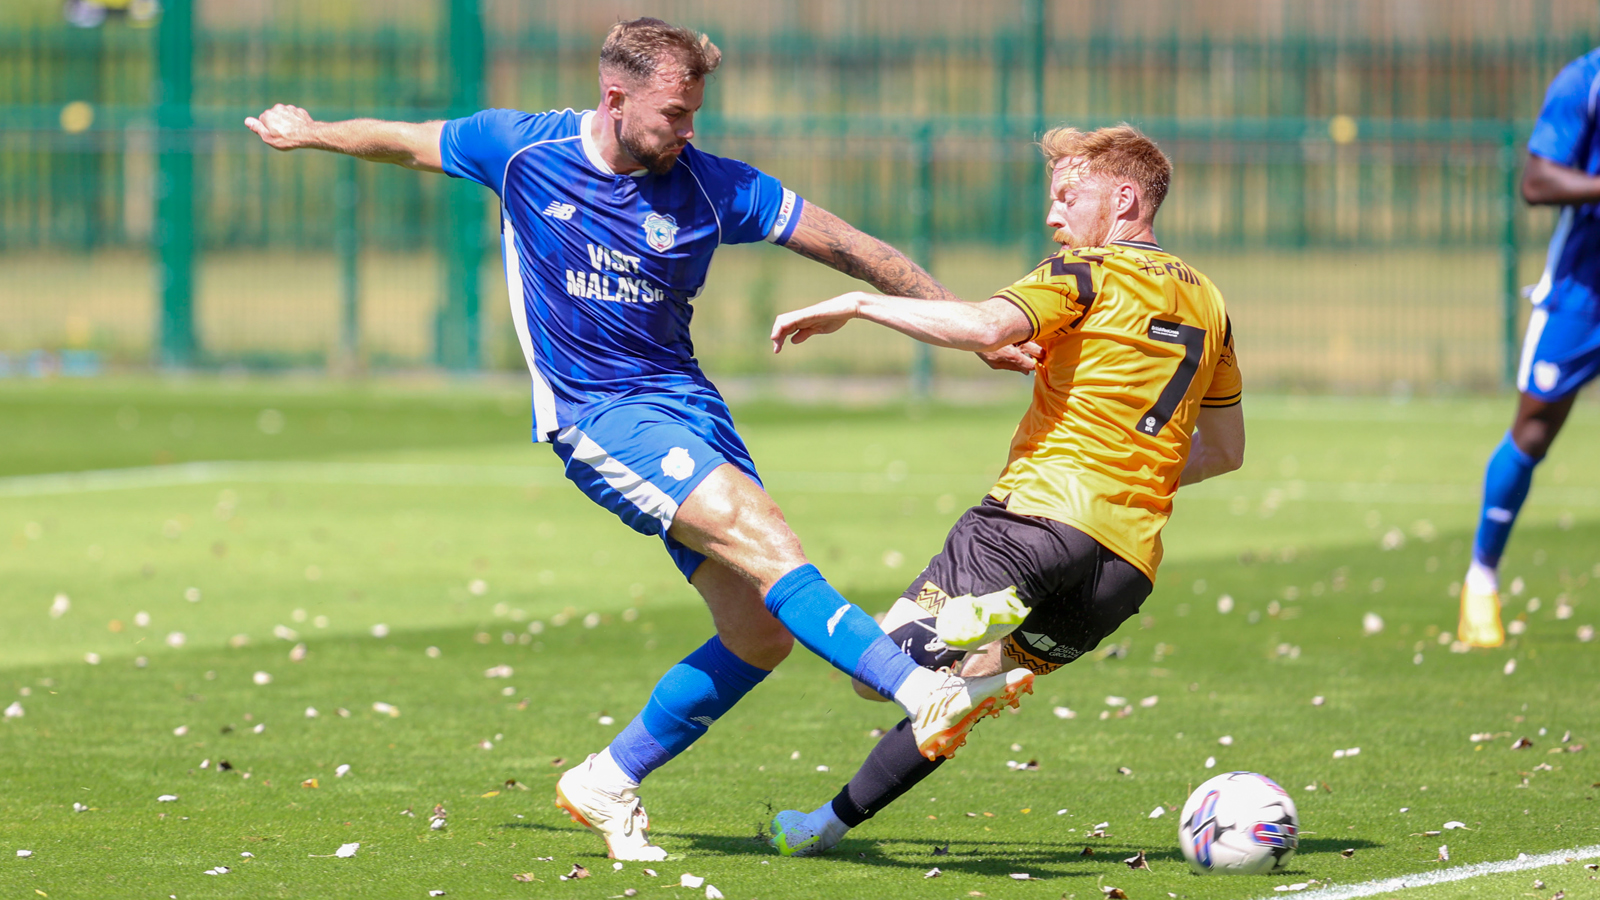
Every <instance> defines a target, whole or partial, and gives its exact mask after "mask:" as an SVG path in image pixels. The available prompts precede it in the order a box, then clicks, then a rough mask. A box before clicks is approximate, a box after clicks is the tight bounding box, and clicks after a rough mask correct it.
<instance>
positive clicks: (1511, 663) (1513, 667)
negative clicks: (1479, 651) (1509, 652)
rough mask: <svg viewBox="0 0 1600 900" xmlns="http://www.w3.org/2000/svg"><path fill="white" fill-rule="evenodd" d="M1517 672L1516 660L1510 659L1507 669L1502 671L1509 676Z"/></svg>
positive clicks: (1507, 661) (1507, 662) (1506, 665)
mask: <svg viewBox="0 0 1600 900" xmlns="http://www.w3.org/2000/svg"><path fill="white" fill-rule="evenodd" d="M1516 670H1517V661H1516V660H1514V659H1508V660H1506V664H1505V668H1503V669H1501V670H1500V671H1502V672H1504V673H1506V674H1507V675H1510V674H1511V673H1512V672H1515V671H1516Z"/></svg>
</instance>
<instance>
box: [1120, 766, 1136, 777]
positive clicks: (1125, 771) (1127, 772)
mask: <svg viewBox="0 0 1600 900" xmlns="http://www.w3.org/2000/svg"><path fill="white" fill-rule="evenodd" d="M1117 774H1118V775H1132V774H1133V770H1132V769H1130V768H1128V767H1127V766H1117Z"/></svg>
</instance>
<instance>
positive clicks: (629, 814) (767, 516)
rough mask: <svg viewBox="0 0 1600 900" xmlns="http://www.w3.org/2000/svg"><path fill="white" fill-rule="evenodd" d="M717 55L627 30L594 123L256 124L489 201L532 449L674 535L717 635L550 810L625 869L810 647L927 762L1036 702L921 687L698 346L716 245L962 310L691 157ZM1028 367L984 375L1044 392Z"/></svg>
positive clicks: (723, 164) (660, 33) (932, 684)
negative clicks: (652, 789)
mask: <svg viewBox="0 0 1600 900" xmlns="http://www.w3.org/2000/svg"><path fill="white" fill-rule="evenodd" d="M721 56H722V54H721V51H719V50H718V49H717V48H716V46H715V45H714V44H712V43H711V41H710V39H708V38H706V37H705V36H704V35H701V34H698V33H696V32H694V31H690V30H688V29H684V28H678V27H675V26H672V25H669V24H667V23H665V22H662V21H661V20H659V19H650V18H641V19H634V20H632V21H628V22H621V23H618V24H617V25H616V26H614V27H613V28H612V29H611V31H610V33H609V34H608V35H607V36H606V39H605V42H604V45H603V46H602V48H601V51H600V89H601V100H600V104H599V106H598V108H597V109H594V110H589V111H586V112H574V111H572V110H570V109H568V110H563V111H559V112H548V113H525V112H517V111H514V110H503V109H492V110H485V111H483V112H479V113H477V114H475V115H472V116H468V117H466V118H463V119H455V120H452V121H448V122H424V123H420V124H414V123H405V122H386V121H378V120H373V119H356V120H351V121H347V122H318V121H316V120H314V119H312V117H311V116H310V115H309V114H308V113H307V112H306V111H305V110H303V109H300V108H298V107H294V106H286V105H282V104H280V105H277V106H274V107H273V108H272V109H269V110H267V111H265V112H263V113H262V114H261V115H260V116H259V117H251V118H249V119H246V120H245V124H246V126H247V127H249V128H250V129H251V130H252V131H254V132H255V133H256V134H257V135H259V136H260V137H261V139H262V140H263V141H264V142H265V143H267V144H268V145H269V146H271V147H273V148H275V149H279V150H293V149H299V148H311V149H319V150H328V151H333V152H337V153H345V154H350V155H353V156H358V157H361V158H363V159H367V160H373V161H378V162H389V163H395V164H398V165H402V166H406V167H408V168H413V169H420V170H423V171H428V172H443V173H446V174H449V175H451V176H454V177H458V178H466V179H469V180H471V181H475V182H477V183H479V184H481V185H484V186H486V187H489V188H491V189H492V190H494V191H495V193H496V194H498V195H499V197H500V200H501V235H502V243H503V250H504V256H505V269H506V283H507V286H508V287H509V289H510V296H511V308H512V317H511V318H512V321H513V322H514V323H515V325H516V329H517V337H518V339H519V340H520V342H521V344H522V351H523V354H524V356H525V357H526V358H527V363H528V369H529V372H530V373H531V375H532V381H533V437H534V440H535V441H540V442H549V443H551V445H552V447H553V449H554V450H555V452H556V453H557V454H558V455H559V456H560V458H561V459H562V461H563V462H564V463H565V465H566V474H567V477H568V478H569V479H570V480H571V481H572V482H573V483H574V484H576V485H577V486H578V488H579V489H581V490H582V491H583V492H584V493H585V494H587V495H588V496H589V497H590V499H592V500H594V501H595V502H596V503H598V504H600V505H601V506H603V507H605V508H606V509H609V510H611V511H612V512H613V513H615V514H616V515H617V516H618V518H620V519H622V520H623V521H624V522H626V523H627V524H628V525H629V526H631V527H632V528H634V529H635V530H636V531H640V532H643V533H646V534H656V535H660V536H661V537H662V539H663V541H664V542H665V543H666V548H667V552H668V554H669V555H671V557H672V559H673V562H674V563H676V564H677V566H678V568H679V570H680V571H682V572H683V574H684V576H685V577H686V578H687V579H688V580H689V582H690V583H691V584H692V585H694V587H695V589H696V590H698V591H699V592H700V595H701V596H702V597H703V598H705V601H706V605H707V606H708V607H709V608H710V612H711V618H712V621H713V622H714V624H715V625H716V631H717V634H716V636H714V637H712V638H711V639H710V640H709V641H707V642H706V643H705V644H704V645H703V646H701V647H700V648H699V649H697V650H695V651H694V652H692V653H690V654H689V655H688V656H687V657H686V658H685V659H684V660H683V661H682V662H680V663H678V664H677V665H676V666H674V667H673V668H672V669H671V670H669V671H668V672H667V674H666V675H665V676H663V677H662V679H661V680H660V682H658V683H657V684H656V686H655V689H654V691H653V692H652V694H651V696H650V699H649V701H648V703H647V704H646V705H645V707H644V709H643V711H642V712H640V714H639V715H638V717H636V718H635V719H634V720H633V721H632V722H631V723H629V724H628V726H627V727H626V728H624V729H623V731H622V732H621V733H620V734H619V735H618V736H617V737H616V738H615V739H614V740H613V741H612V742H611V744H610V745H609V746H608V747H606V748H604V749H603V750H601V752H599V753H598V754H595V755H593V756H591V757H589V759H587V760H586V761H585V762H583V763H582V764H580V765H578V766H576V767H574V768H573V769H570V770H568V771H567V772H566V773H565V774H563V775H562V777H561V780H560V782H559V783H558V785H557V788H556V802H557V804H558V805H559V806H561V807H562V808H563V809H565V810H566V811H567V812H568V813H570V814H571V815H572V817H573V819H574V820H576V821H577V822H579V823H581V824H583V825H587V826H588V827H590V828H592V829H594V830H595V831H597V832H599V833H600V835H601V836H602V837H604V838H605V841H606V847H607V851H608V853H609V855H611V856H612V857H615V858H617V859H634V860H659V859H665V858H666V851H664V850H663V849H662V848H661V847H659V846H657V845H656V844H653V843H651V841H650V838H649V834H648V828H649V819H648V817H647V816H646V815H645V813H644V809H643V807H642V806H641V804H640V802H639V800H638V797H637V794H636V791H637V790H638V788H639V784H640V782H641V781H643V780H644V778H645V776H646V775H648V774H649V773H650V772H652V771H654V770H655V769H657V768H659V767H660V766H661V765H663V764H664V763H666V762H667V761H668V760H670V759H672V758H673V757H674V756H676V755H677V754H679V753H681V752H682V751H683V750H684V749H686V748H687V747H688V746H689V745H690V744H691V743H693V742H694V741H695V740H696V739H697V738H699V736H700V735H702V734H704V733H705V732H706V730H707V728H708V727H709V726H710V725H711V724H712V723H713V722H714V721H715V720H716V719H717V718H718V717H720V716H721V715H722V714H723V713H725V712H727V711H728V709H729V708H731V707H732V706H733V704H734V703H735V702H737V701H738V699H739V698H740V697H742V696H744V694H746V693H747V692H749V691H750V690H751V689H752V688H754V687H755V686H756V684H758V683H759V682H760V681H761V680H762V679H763V678H764V677H766V675H767V673H768V672H769V671H771V670H772V668H773V667H775V666H776V665H777V664H778V663H779V662H781V661H782V660H783V659H784V658H785V657H786V656H787V655H788V654H789V651H790V648H791V647H792V646H793V641H794V640H799V641H800V643H801V644H803V645H804V646H805V647H806V648H807V649H810V650H811V651H813V652H815V653H816V654H817V655H819V656H821V657H823V658H824V659H826V660H828V662H830V663H832V664H833V665H834V666H836V667H838V668H839V669H840V670H842V671H843V672H845V673H846V674H849V675H851V676H853V677H855V678H856V679H857V680H859V681H862V682H863V683H865V684H868V685H869V686H871V687H872V688H874V689H875V690H877V691H878V692H879V693H881V694H882V695H884V696H886V697H892V698H893V699H894V700H895V701H896V702H897V703H899V704H900V705H901V706H902V707H904V708H905V710H906V712H907V714H908V715H909V716H910V718H911V720H912V721H913V723H915V728H916V737H917V740H918V747H919V749H920V750H921V751H922V752H923V753H924V754H925V755H927V756H928V758H930V759H932V758H936V757H942V756H949V755H950V754H952V753H954V752H955V748H956V747H959V746H960V744H961V743H962V741H963V740H964V739H965V735H966V732H967V731H968V730H969V729H970V728H971V727H972V725H973V724H974V723H975V722H976V721H977V720H978V719H979V718H982V717H983V716H984V715H998V714H999V711H1000V709H1001V708H1002V707H1004V706H1006V705H1010V706H1015V705H1016V703H1017V700H1018V697H1019V695H1020V694H1021V693H1025V692H1030V691H1031V689H1032V674H1031V673H1029V672H1028V671H1027V670H1025V669H1024V670H1017V671H1013V672H1011V673H1007V674H1001V675H994V676H990V677H986V678H977V679H968V680H963V679H961V678H959V677H958V676H954V675H950V674H948V673H935V672H932V671H929V670H927V669H923V668H921V667H919V666H918V665H917V663H916V661H915V660H913V659H912V658H911V657H910V656H907V655H906V654H904V653H902V652H901V651H900V649H899V647H898V646H897V645H896V644H895V643H894V642H893V641H892V640H890V639H889V638H888V637H887V636H885V635H884V633H883V630H882V629H881V628H880V627H879V626H878V624H877V622H875V621H874V620H873V619H872V617H871V616H868V615H867V614H866V613H864V612H862V611H861V609H860V608H859V607H856V606H855V605H853V604H851V603H850V602H849V601H847V600H846V599H845V598H844V597H843V596H841V595H840V594H839V592H838V591H836V590H834V589H833V588H832V587H831V586H830V585H829V584H828V582H827V581H826V580H824V579H823V577H822V575H821V574H819V573H818V572H817V570H816V568H815V567H814V566H812V565H810V564H809V563H808V562H807V560H806V557H805V554H804V552H803V551H802V549H801V546H800V541H799V539H798V538H796V537H795V535H794V533H793V532H792V531H790V529H789V527H788V525H787V524H786V523H785V522H784V519H783V515H782V513H781V512H780V511H779V510H778V507H777V505H776V504H775V503H774V502H773V501H772V499H771V498H770V497H769V496H768V495H767V494H766V492H765V491H764V490H763V489H762V486H761V482H760V479H759V477H758V476H757V474H756V470H755V466H754V464H753V463H752V462H751V461H750V456H749V453H748V451H747V450H746V449H745V446H744V443H743V441H741V440H740V438H739V435H738V434H737V432H736V431H735V430H734V427H733V421H732V418H731V416H730V414H729V412H728V408H727V406H726V404H725V403H724V402H723V400H722V397H721V396H720V395H719V394H718V393H717V390H716V388H715V387H713V386H712V384H711V382H710V381H709V380H708V379H707V378H706V376H705V375H704V373H702V372H701V371H700V367H699V365H698V363H697V362H696V360H695V359H694V355H693V346H692V344H691V342H690V338H689V320H690V316H691V314H692V310H691V308H690V305H689V303H690V301H691V300H693V299H694V297H695V296H696V295H697V294H699V292H700V290H701V288H702V287H703V285H704V284H705V279H706V273H707V270H708V268H709V266H710V264H711V257H712V253H713V251H715V250H716V248H717V246H718V245H720V244H737V243H750V242H754V241H760V240H766V241H770V242H772V243H775V244H778V245H780V246H785V247H788V248H789V249H790V250H793V251H795V252H797V253H800V254H801V255H803V256H806V257H808V258H810V259H814V260H817V261H818V262H821V263H824V264H826V265H829V266H832V267H833V268H835V269H838V270H839V271H841V272H844V273H846V274H849V275H853V276H856V277H858V278H861V279H863V280H865V281H867V282H869V283H871V284H872V285H873V286H874V287H876V288H878V289H879V290H880V291H883V292H885V293H888V294H895V295H906V296H917V297H927V298H948V299H954V298H953V296H952V295H951V294H949V292H948V291H946V290H945V289H944V288H943V287H942V286H941V285H939V283H938V282H936V281H934V280H933V279H932V278H931V277H930V276H929V275H928V274H927V273H926V272H924V271H923V270H922V269H920V268H918V267H917V266H916V265H915V264H913V263H912V262H911V261H910V260H908V259H907V258H906V257H905V256H904V255H903V254H901V253H899V252H898V251H896V250H894V249H893V248H892V247H889V246H888V245H887V244H884V243H883V242H881V241H878V240H876V239H875V238H872V237H869V236H867V235H865V234H863V233H861V232H860V231H857V230H856V229H854V228H852V227H850V226H849V225H847V224H846V223H844V222H843V221H841V220H840V219H838V218H837V217H835V216H833V215H832V214H830V213H828V212H826V211H825V210H823V209H822V208H821V207H818V206H816V205H815V204H809V203H806V202H805V201H804V200H803V199H801V198H800V197H799V196H797V195H796V194H795V193H794V192H793V191H791V190H788V189H786V188H784V187H783V186H782V185H781V184H780V183H779V182H778V181H777V179H775V178H772V177H771V176H769V175H766V174H765V173H762V172H760V171H758V170H756V169H754V168H752V167H750V166H748V165H746V164H744V163H741V162H738V161H735V160H730V159H722V158H719V157H716V156H712V155H710V154H708V153H703V152H701V151H700V150H698V149H696V148H695V147H694V146H693V145H692V144H690V143H689V141H690V138H691V137H693V135H694V114H695V112H696V111H697V110H698V109H699V108H700V105H701V102H702V100H703V97H704V92H705V81H706V78H707V76H709V75H710V74H711V73H712V72H713V71H715V70H716V68H717V65H718V64H719V63H720V61H721ZM1024 349H1026V348H1017V347H1010V348H1005V349H1004V350H1002V351H1000V352H998V353H996V354H993V355H989V356H986V361H988V362H989V364H990V365H991V366H994V367H996V368H1011V369H1017V370H1022V371H1028V370H1030V369H1031V368H1032V366H1033V358H1032V356H1030V355H1029V354H1028V353H1027V352H1024Z"/></svg>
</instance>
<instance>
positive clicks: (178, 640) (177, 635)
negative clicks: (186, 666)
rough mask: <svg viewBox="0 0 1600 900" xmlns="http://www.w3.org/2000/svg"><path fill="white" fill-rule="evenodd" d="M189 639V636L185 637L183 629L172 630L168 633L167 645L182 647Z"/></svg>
mask: <svg viewBox="0 0 1600 900" xmlns="http://www.w3.org/2000/svg"><path fill="white" fill-rule="evenodd" d="M187 640H188V638H186V637H184V636H183V632H181V631H174V632H170V633H169V634H168V635H167V646H168V647H182V646H183V644H184V642H185V641H187Z"/></svg>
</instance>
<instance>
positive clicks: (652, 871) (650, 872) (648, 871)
mask: <svg viewBox="0 0 1600 900" xmlns="http://www.w3.org/2000/svg"><path fill="white" fill-rule="evenodd" d="M644 874H646V875H648V876H650V877H651V878H654V877H656V870H655V869H645V870H644Z"/></svg>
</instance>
